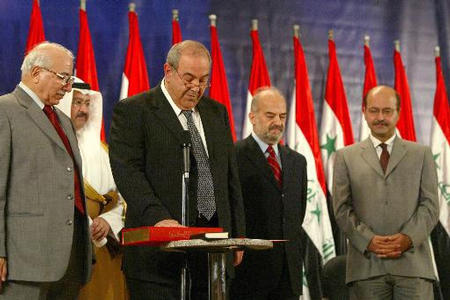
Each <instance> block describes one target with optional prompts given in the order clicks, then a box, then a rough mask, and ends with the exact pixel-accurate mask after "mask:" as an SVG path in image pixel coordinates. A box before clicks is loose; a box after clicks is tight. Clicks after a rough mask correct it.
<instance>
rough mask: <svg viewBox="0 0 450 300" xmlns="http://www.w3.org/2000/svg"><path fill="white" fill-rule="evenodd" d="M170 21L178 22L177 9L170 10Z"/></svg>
mask: <svg viewBox="0 0 450 300" xmlns="http://www.w3.org/2000/svg"><path fill="white" fill-rule="evenodd" d="M172 20H175V21H178V9H172Z"/></svg>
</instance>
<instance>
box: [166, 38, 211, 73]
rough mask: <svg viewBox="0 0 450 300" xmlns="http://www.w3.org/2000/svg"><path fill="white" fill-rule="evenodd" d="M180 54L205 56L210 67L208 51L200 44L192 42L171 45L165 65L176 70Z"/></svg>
mask: <svg viewBox="0 0 450 300" xmlns="http://www.w3.org/2000/svg"><path fill="white" fill-rule="evenodd" d="M182 54H187V55H193V56H206V57H207V58H208V61H209V65H211V55H210V54H209V51H208V49H206V47H205V46H204V45H203V44H202V43H200V42H197V41H193V40H185V41H182V42H180V43H177V44H175V45H173V46H172V48H170V50H169V52H168V53H167V58H166V63H167V64H169V65H171V66H172V67H174V68H175V69H178V63H179V62H180V58H181V55H182Z"/></svg>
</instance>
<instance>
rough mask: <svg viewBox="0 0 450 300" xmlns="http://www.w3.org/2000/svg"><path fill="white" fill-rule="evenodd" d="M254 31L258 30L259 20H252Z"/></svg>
mask: <svg viewBox="0 0 450 300" xmlns="http://www.w3.org/2000/svg"><path fill="white" fill-rule="evenodd" d="M252 30H258V19H253V20H252Z"/></svg>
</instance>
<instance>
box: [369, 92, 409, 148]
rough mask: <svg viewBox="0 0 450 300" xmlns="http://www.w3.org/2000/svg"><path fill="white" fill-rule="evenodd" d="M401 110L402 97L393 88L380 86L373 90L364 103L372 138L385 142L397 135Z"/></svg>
mask: <svg viewBox="0 0 450 300" xmlns="http://www.w3.org/2000/svg"><path fill="white" fill-rule="evenodd" d="M399 110H400V96H399V95H398V93H397V92H396V91H395V90H394V89H393V88H391V87H389V86H385V85H380V86H377V87H374V88H373V89H371V90H370V91H369V92H368V93H367V96H366V97H365V101H364V108H363V113H364V118H365V119H366V121H367V125H368V126H369V128H370V132H371V134H372V136H374V137H376V138H377V139H378V140H380V141H382V142H385V141H387V140H388V139H389V138H391V137H392V136H393V135H394V134H395V126H396V125H397V122H398V118H399V112H400V111H399Z"/></svg>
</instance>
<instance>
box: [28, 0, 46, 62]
mask: <svg viewBox="0 0 450 300" xmlns="http://www.w3.org/2000/svg"><path fill="white" fill-rule="evenodd" d="M43 41H45V34H44V23H43V22H42V14H41V9H40V8H39V3H38V0H33V6H32V9H31V16H30V29H29V30H28V38H27V44H26V46H25V54H27V53H28V52H30V50H31V49H33V47H34V46H36V45H37V44H39V43H42V42H43Z"/></svg>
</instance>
